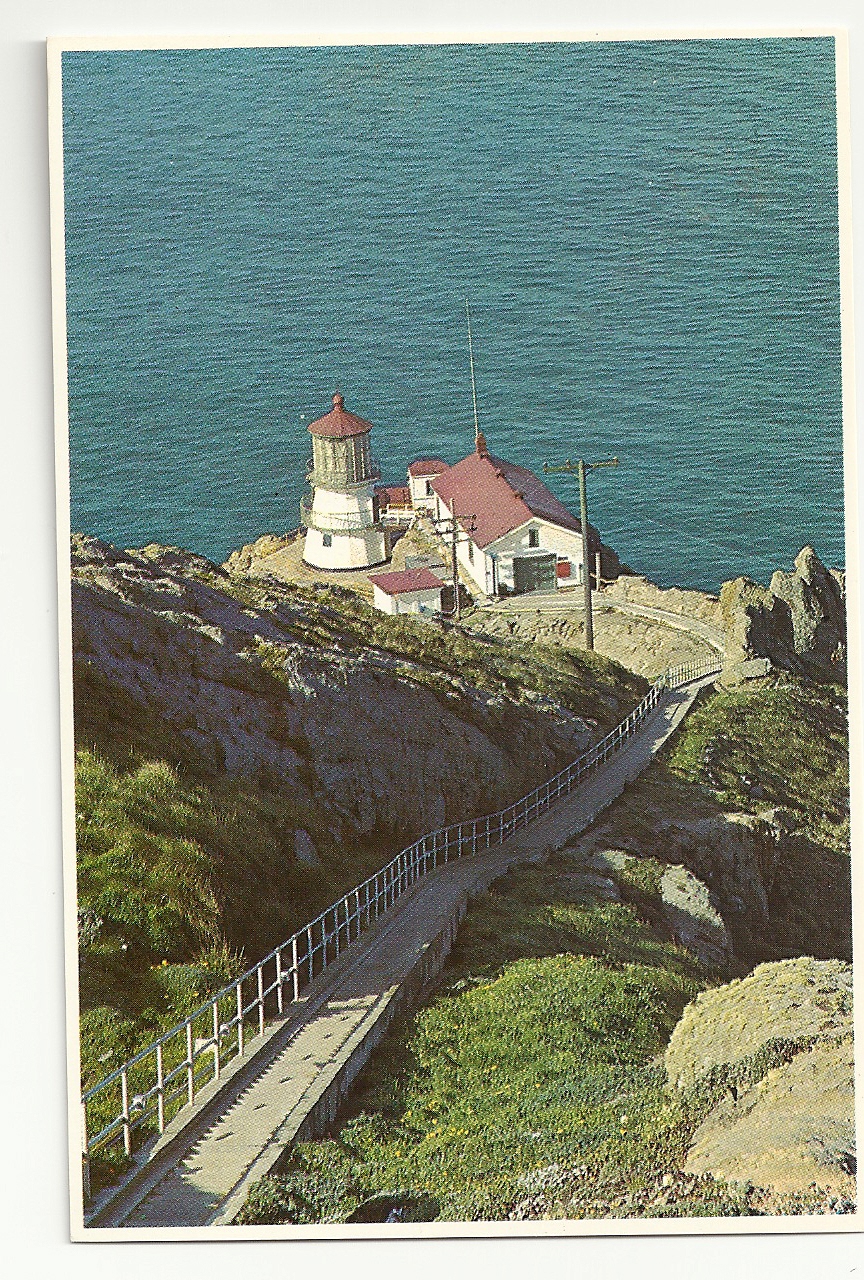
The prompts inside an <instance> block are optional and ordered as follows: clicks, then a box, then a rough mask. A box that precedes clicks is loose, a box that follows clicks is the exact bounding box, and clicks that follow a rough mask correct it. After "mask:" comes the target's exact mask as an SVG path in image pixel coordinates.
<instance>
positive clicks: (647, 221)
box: [63, 38, 844, 590]
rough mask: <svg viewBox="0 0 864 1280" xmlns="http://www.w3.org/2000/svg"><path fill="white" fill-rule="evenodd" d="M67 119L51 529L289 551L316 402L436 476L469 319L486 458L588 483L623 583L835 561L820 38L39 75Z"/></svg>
mask: <svg viewBox="0 0 864 1280" xmlns="http://www.w3.org/2000/svg"><path fill="white" fill-rule="evenodd" d="M63 118H64V157H65V161H64V170H65V200H66V234H67V243H66V259H67V308H68V359H69V409H70V442H71V501H72V526H73V529H80V530H82V531H84V532H87V533H92V534H96V535H98V536H99V537H102V538H106V539H109V540H110V541H112V542H115V543H118V544H119V545H121V546H126V547H129V546H140V545H142V544H144V543H147V542H151V541H158V542H166V543H172V544H177V545H180V546H185V547H188V548H190V549H191V550H194V551H197V552H200V553H202V554H204V555H206V556H209V557H210V558H212V559H215V560H217V561H219V560H221V559H223V558H224V557H225V555H226V554H227V553H228V552H229V551H230V550H232V549H233V548H235V547H238V546H240V545H241V544H243V543H245V542H249V541H251V540H252V539H254V538H256V537H257V536H259V535H260V534H262V533H264V532H268V531H273V532H278V531H284V530H287V529H291V528H294V527H296V525H297V522H298V506H297V503H298V499H299V497H300V496H301V494H302V493H303V491H304V488H305V480H304V475H305V464H306V459H307V457H308V456H309V452H310V450H309V440H308V435H307V432H306V429H305V428H306V424H307V422H308V421H309V420H311V419H312V418H314V417H317V416H318V415H320V414H321V413H324V412H326V410H327V409H328V408H329V405H330V398H331V395H332V393H333V392H334V391H335V390H337V389H338V390H341V391H342V392H343V393H344V395H345V399H346V405H347V407H348V408H350V409H352V410H354V411H355V412H357V413H359V414H361V415H362V416H363V417H365V418H368V419H370V420H371V421H372V422H373V423H374V426H375V430H374V433H373V437H372V439H373V449H374V452H375V453H376V455H377V457H378V459H379V461H380V463H381V467H382V472H383V474H384V478H385V479H386V480H389V481H392V482H400V481H401V482H403V483H404V475H405V467H406V465H407V463H408V462H409V461H410V460H411V459H412V458H414V457H416V456H418V455H423V454H435V455H440V456H441V457H443V458H445V459H446V460H448V461H455V460H456V459H457V458H459V457H462V456H464V454H465V453H467V452H468V451H469V450H470V449H471V448H472V447H473V421H472V407H471V386H470V378H469V369H468V355H467V341H466V332H465V298H466V296H467V297H469V298H470V300H471V307H472V322H473V331H474V340H475V356H476V362H477V389H478V398H479V414H480V424H481V426H482V428H483V430H484V431H485V433H486V435H487V438H488V441H489V445H490V448H491V450H492V452H493V453H497V454H499V455H501V456H503V457H506V458H508V459H510V460H512V461H514V462H519V463H522V464H523V465H526V466H528V467H530V468H532V469H534V470H539V469H540V468H541V467H542V465H543V463H544V461H548V462H555V461H559V460H561V459H563V458H566V457H570V458H577V457H579V456H580V455H581V456H584V457H586V458H587V459H589V460H590V459H593V458H597V459H599V458H607V457H609V456H611V455H617V456H618V457H619V458H620V460H621V465H620V467H619V468H618V469H617V470H610V471H602V472H598V473H596V474H595V475H594V476H592V478H591V481H590V502H591V516H592V522H593V523H595V524H597V525H598V527H599V528H600V530H601V533H602V535H603V537H604V540H605V541H606V542H607V543H609V544H610V545H611V546H613V547H614V548H615V549H616V550H617V551H618V553H619V555H620V556H621V557H622V559H623V560H625V561H626V562H627V563H628V564H629V565H631V566H632V567H633V568H634V569H636V570H638V571H640V572H645V573H648V574H649V575H650V576H651V577H652V578H654V579H655V580H656V581H658V582H660V583H661V584H663V585H669V584H672V583H678V584H680V585H685V586H696V587H702V588H707V589H709V590H715V589H716V588H717V587H718V586H719V584H720V583H721V582H722V581H723V580H724V579H726V578H729V577H733V576H736V575H738V574H739V573H747V574H749V575H751V576H752V577H755V578H757V579H759V580H762V581H767V579H768V577H769V576H770V574H771V572H772V571H773V569H774V568H776V567H778V566H786V565H788V564H789V563H790V562H791V559H792V557H793V556H794V555H795V554H796V552H797V551H798V550H799V548H800V547H801V546H802V545H803V544H804V543H807V542H809V543H812V544H813V545H814V546H815V547H816V549H817V551H818V552H819V554H820V555H821V556H822V558H823V559H824V560H825V561H826V562H827V563H829V564H832V565H838V566H839V565H842V564H843V563H844V540H843V449H842V425H841V381H840V287H839V267H838V227H837V217H838V214H837V207H838V206H837V148H836V108H835V86H834V42H833V40H832V39H830V38H805V39H787V38H782V39H755V40H737V39H736V40H683V41H651V42H636V41H631V42H627V41H625V42H599V43H562V44H554V43H545V44H536V45H528V44H502V45H420V46H368V47H346V48H287V49H272V48H262V49H215V50H214V49H210V50H194V49H183V50H159V51H99V52H67V53H64V55H63ZM549 484H550V487H552V488H553V489H554V490H555V492H556V493H557V494H558V495H559V496H560V497H561V498H562V499H563V500H564V501H565V502H566V503H568V505H570V506H571V508H575V509H576V510H577V511H578V494H577V487H576V483H575V478H574V477H570V476H567V475H554V476H550V477H549Z"/></svg>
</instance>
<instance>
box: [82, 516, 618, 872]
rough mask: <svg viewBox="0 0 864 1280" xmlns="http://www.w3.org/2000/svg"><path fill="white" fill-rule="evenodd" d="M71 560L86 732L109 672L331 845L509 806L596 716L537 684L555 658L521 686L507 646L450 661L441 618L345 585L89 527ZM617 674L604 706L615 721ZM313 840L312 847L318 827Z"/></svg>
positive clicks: (112, 683)
mask: <svg viewBox="0 0 864 1280" xmlns="http://www.w3.org/2000/svg"><path fill="white" fill-rule="evenodd" d="M72 570H73V581H72V594H73V620H74V623H73V643H74V654H75V661H76V692H77V693H78V695H79V696H78V703H77V710H78V712H79V715H78V729H79V739H80V740H82V741H84V742H86V741H88V740H89V737H90V736H91V734H92V732H94V730H93V726H92V725H90V726H89V727H88V711H90V710H92V704H88V702H87V699H86V697H85V696H84V695H85V693H86V691H87V689H88V688H89V687H92V685H93V682H94V681H95V680H99V681H101V682H102V684H103V685H106V684H107V686H108V688H109V689H110V690H114V691H116V695H117V696H118V697H119V696H121V695H122V696H124V697H125V698H126V699H128V700H131V701H132V703H134V704H138V705H144V706H146V708H147V709H148V711H149V712H150V713H151V714H152V715H154V716H155V717H157V718H158V719H159V721H160V722H161V723H162V725H163V726H164V727H165V729H166V730H168V731H170V732H171V733H172V734H173V735H174V738H175V740H176V741H178V742H181V743H182V744H183V745H184V747H185V748H187V749H188V752H189V753H190V754H191V755H193V756H195V757H197V758H198V759H199V760H200V761H201V762H202V764H203V765H204V766H205V767H206V766H207V765H209V766H210V767H211V768H212V770H213V771H214V772H224V773H226V774H227V775H229V776H245V777H250V778H254V779H256V780H257V781H258V782H263V783H264V784H265V785H266V786H268V787H270V788H271V789H272V790H274V791H276V792H278V794H279V795H280V797H281V798H282V799H283V800H284V801H285V802H286V803H289V804H292V805H293V806H294V807H295V808H296V810H297V812H298V813H301V814H317V820H316V827H317V830H316V831H315V832H313V837H314V838H315V839H316V840H317V839H318V838H319V837H320V836H323V837H324V839H325V841H326V840H328V839H329V841H330V842H333V843H338V842H339V841H340V840H343V839H345V838H347V837H356V836H358V835H359V836H363V835H367V834H369V833H371V832H377V833H379V834H390V835H394V836H397V835H399V836H401V835H402V834H404V833H407V832H411V833H414V834H419V833H421V832H424V831H428V830H433V829H435V828H437V827H439V826H442V825H443V824H445V823H447V822H452V821H454V820H461V819H462V818H465V817H468V816H473V815H474V814H476V813H481V812H487V811H489V810H494V809H496V808H498V807H501V806H503V805H504V804H506V803H509V802H510V801H511V800H512V799H513V798H515V797H516V796H517V795H520V794H522V793H524V792H525V791H527V790H530V789H531V788H532V787H533V786H535V785H536V784H537V783H538V782H539V781H540V780H541V779H542V778H544V777H548V776H549V775H550V774H551V773H553V772H554V771H555V770H556V769H557V768H559V767H562V766H563V764H564V763H565V762H566V761H568V760H570V759H572V758H573V757H574V756H575V755H577V754H578V753H579V751H580V750H582V749H583V748H584V747H585V746H586V745H587V744H588V742H589V741H590V738H591V734H592V728H594V727H596V723H595V721H594V717H591V720H590V721H589V719H588V718H586V717H584V716H581V715H578V714H576V713H575V712H574V710H572V709H568V707H567V706H565V705H563V704H562V702H561V701H558V700H556V699H555V698H554V697H551V696H548V695H546V694H544V693H543V692H540V691H538V689H537V687H536V685H537V683H538V679H534V680H533V684H534V686H535V687H534V688H532V677H538V678H539V675H540V670H539V666H538V668H537V669H536V670H532V668H531V666H530V663H528V664H525V665H524V666H523V668H522V672H523V675H524V685H523V686H522V687H521V688H520V687H519V686H518V684H517V683H516V682H515V681H514V680H513V679H512V678H510V675H509V672H508V671H507V670H503V671H502V670H501V669H499V668H496V666H495V661H494V659H495V651H494V646H492V650H493V651H492V653H491V654H490V656H489V657H488V661H487V660H486V659H487V654H489V650H490V646H489V644H488V642H487V645H486V646H483V645H482V644H481V643H480V642H474V644H473V649H471V652H470V653H466V654H465V655H462V656H463V657H464V658H465V661H463V662H453V661H452V660H451V661H450V662H449V663H448V651H447V648H446V642H445V639H442V635H441V632H440V631H438V630H437V629H436V628H434V627H429V626H428V625H427V624H423V623H420V622H417V623H415V622H413V621H408V620H388V619H384V618H383V617H381V616H380V615H375V614H373V611H372V610H371V609H369V608H368V606H366V605H365V604H363V603H362V602H360V601H358V600H357V599H356V597H353V596H350V597H349V596H348V593H339V592H338V590H334V589H323V590H319V591H317V592H316V591H315V590H314V589H309V588H306V589H304V588H300V587H288V586H283V585H281V584H279V583H276V582H267V583H265V584H252V583H250V582H248V580H246V581H242V580H240V579H236V578H232V577H231V576H230V575H229V574H228V573H226V572H225V571H224V570H221V569H218V568H217V567H216V566H215V565H212V564H210V563H209V562H208V561H206V560H203V559H201V558H200V557H196V556H193V555H190V554H188V553H186V552H182V551H178V550H176V549H169V548H160V547H149V548H145V549H144V550H143V551H139V552H127V551H118V550H117V549H116V548H114V547H111V546H109V545H107V544H105V543H102V542H98V541H97V540H95V539H92V538H77V539H76V540H75V543H74V547H73V562H72ZM364 635H365V636H366V637H368V640H369V643H368V644H363V643H362V642H361V640H362V637H363V636H364ZM460 643H462V641H461V640H460ZM464 644H466V645H469V646H470V644H471V642H468V641H464ZM388 645H389V647H387V646H388ZM484 664H485V665H484ZM472 669H473V672H474V674H475V679H474V680H472V678H471V672H472ZM460 670H461V672H462V673H463V674H459V673H458V672H459V671H460ZM464 673H468V674H464ZM622 675H623V673H622ZM563 683H564V682H563V678H562V687H563ZM614 683H615V682H614V679H612V680H611V681H610V682H609V694H608V696H603V695H601V697H600V699H599V701H598V702H596V705H595V704H592V706H591V709H592V710H594V711H595V712H597V714H598V715H600V716H602V715H605V716H606V717H608V718H609V719H614V718H615V717H616V715H617V713H618V709H619V708H618V700H619V699H618V696H617V694H616V693H615V692H614V691H613V686H614ZM484 685H485V687H484ZM631 686H632V687H631ZM577 692H578V691H577ZM619 692H620V694H621V707H622V709H623V707H624V706H625V704H626V703H627V701H628V698H629V699H630V701H631V702H632V701H635V700H636V699H637V698H638V695H639V693H640V692H641V686H640V685H639V684H638V682H636V681H631V682H630V686H628V684H627V679H626V677H625V679H624V683H623V685H622V687H621V689H620V691H619ZM109 697H110V695H109ZM103 701H104V698H103ZM303 830H304V831H305V826H304V828H303ZM297 850H298V854H299V855H300V856H302V857H305V858H306V859H307V860H310V859H311V858H312V857H313V850H312V849H311V848H310V843H309V834H308V832H306V834H304V835H302V836H300V837H299V842H298V844H297Z"/></svg>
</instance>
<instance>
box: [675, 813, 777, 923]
mask: <svg viewBox="0 0 864 1280" xmlns="http://www.w3.org/2000/svg"><path fill="white" fill-rule="evenodd" d="M657 834H658V836H659V838H660V844H661V845H662V846H663V847H664V849H665V852H666V856H667V857H668V858H669V860H670V861H671V860H673V859H674V861H676V862H681V863H682V864H683V865H685V866H686V867H687V868H688V869H689V870H690V871H691V872H692V873H693V875H694V876H695V877H698V879H699V881H701V882H702V883H704V884H705V885H706V886H707V890H708V891H710V893H711V895H713V900H714V902H715V903H716V905H717V908H718V910H719V912H720V914H721V916H722V917H723V918H724V919H725V920H726V921H727V923H728V922H729V921H730V920H736V919H740V920H741V922H742V923H743V922H746V921H747V920H748V919H749V921H750V922H751V923H752V924H753V925H758V924H760V923H762V922H764V921H766V920H767V919H768V914H769V911H768V897H769V894H770V891H771V886H772V881H773V870H774V862H775V857H776V840H777V830H776V829H775V828H774V826H773V825H772V824H771V823H770V822H769V821H767V819H766V817H764V816H763V817H757V816H754V815H752V814H748V813H721V814H718V815H716V816H714V817H706V818H694V819H693V820H692V821H682V820H679V821H677V822H676V821H668V822H663V823H661V824H660V825H659V827H658V832H657Z"/></svg>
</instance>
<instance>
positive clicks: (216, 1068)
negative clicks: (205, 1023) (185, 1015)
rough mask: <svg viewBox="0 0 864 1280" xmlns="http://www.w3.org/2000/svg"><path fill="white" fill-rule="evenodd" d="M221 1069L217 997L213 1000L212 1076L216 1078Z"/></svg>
mask: <svg viewBox="0 0 864 1280" xmlns="http://www.w3.org/2000/svg"><path fill="white" fill-rule="evenodd" d="M221 1071H222V1059H221V1055H220V1053H219V997H218V996H217V997H216V999H215V1000H214V1001H213V1078H214V1080H218V1079H219V1076H220V1074H221Z"/></svg>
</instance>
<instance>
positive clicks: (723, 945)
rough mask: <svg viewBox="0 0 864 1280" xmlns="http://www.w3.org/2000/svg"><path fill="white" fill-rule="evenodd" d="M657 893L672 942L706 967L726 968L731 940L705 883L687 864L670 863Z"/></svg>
mask: <svg viewBox="0 0 864 1280" xmlns="http://www.w3.org/2000/svg"><path fill="white" fill-rule="evenodd" d="M660 896H661V899H662V901H663V911H664V914H665V916H666V919H667V920H668V922H669V927H670V929H671V930H672V934H673V936H674V938H675V941H676V942H677V943H679V944H680V945H681V946H682V947H686V948H687V950H688V951H692V952H693V954H694V955H695V956H696V957H697V959H698V960H699V961H700V963H701V964H703V965H704V966H705V967H706V968H707V969H725V968H726V966H727V965H728V964H729V962H730V960H731V959H732V943H731V942H730V940H729V935H728V933H727V932H726V925H725V924H724V923H723V917H722V916H721V914H720V912H719V910H718V906H719V904H718V902H717V899H716V897H715V895H714V894H712V893H711V892H710V890H709V889H708V887H707V885H705V884H703V883H702V881H701V880H699V879H697V877H696V876H694V875H693V873H692V871H688V870H687V868H686V867H682V866H670V867H667V868H666V870H665V871H664V872H663V879H662V881H661V884H660Z"/></svg>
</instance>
